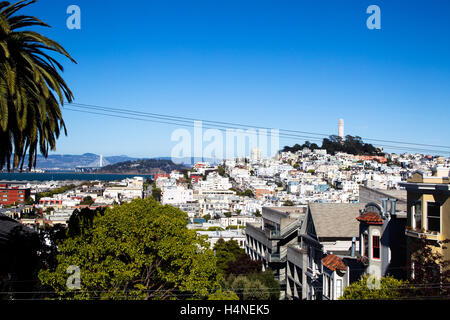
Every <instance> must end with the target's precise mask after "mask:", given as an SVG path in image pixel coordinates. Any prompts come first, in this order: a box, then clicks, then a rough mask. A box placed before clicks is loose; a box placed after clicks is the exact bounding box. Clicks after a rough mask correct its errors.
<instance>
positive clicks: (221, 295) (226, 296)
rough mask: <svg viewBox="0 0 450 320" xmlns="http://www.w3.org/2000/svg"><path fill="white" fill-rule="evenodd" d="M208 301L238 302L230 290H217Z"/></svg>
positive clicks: (235, 295) (237, 298)
mask: <svg viewBox="0 0 450 320" xmlns="http://www.w3.org/2000/svg"><path fill="white" fill-rule="evenodd" d="M208 300H239V297H238V296H237V294H236V293H234V292H233V291H231V290H225V291H223V290H217V291H216V292H214V293H213V294H210V295H209V296H208Z"/></svg>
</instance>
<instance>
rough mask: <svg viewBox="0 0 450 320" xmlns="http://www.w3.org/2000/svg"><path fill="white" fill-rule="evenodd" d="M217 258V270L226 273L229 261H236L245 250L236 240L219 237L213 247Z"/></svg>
mask: <svg viewBox="0 0 450 320" xmlns="http://www.w3.org/2000/svg"><path fill="white" fill-rule="evenodd" d="M213 250H214V252H215V256H216V260H217V270H218V271H219V272H221V273H222V274H226V272H227V268H228V263H229V262H230V261H235V260H236V259H237V258H238V257H240V256H241V255H243V254H245V250H244V249H242V248H241V247H239V243H238V242H237V241H236V240H229V241H225V240H224V239H223V238H219V240H217V242H216V243H215V245H214V248H213Z"/></svg>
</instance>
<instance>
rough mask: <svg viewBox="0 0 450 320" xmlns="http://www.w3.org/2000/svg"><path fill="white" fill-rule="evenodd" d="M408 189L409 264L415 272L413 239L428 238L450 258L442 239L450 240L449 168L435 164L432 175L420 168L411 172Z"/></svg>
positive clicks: (406, 186)
mask: <svg viewBox="0 0 450 320" xmlns="http://www.w3.org/2000/svg"><path fill="white" fill-rule="evenodd" d="M401 185H402V186H404V187H405V189H406V191H407V222H406V224H407V226H406V231H405V234H406V236H407V253H406V255H407V263H408V266H410V267H411V270H412V272H414V271H413V270H414V265H413V264H412V263H411V256H412V255H413V254H414V249H413V248H414V242H416V241H417V240H418V239H419V238H423V239H426V240H427V241H428V244H429V245H430V246H432V248H433V250H435V251H437V252H439V253H440V254H442V255H443V257H444V259H445V260H449V259H450V249H446V248H445V247H444V243H443V241H444V240H446V239H450V178H449V168H448V167H447V168H445V167H443V166H439V165H438V166H436V167H435V168H434V169H433V170H432V175H427V174H425V173H423V172H421V171H417V172H415V173H414V174H412V176H411V178H409V179H408V181H407V182H406V183H402V184H401Z"/></svg>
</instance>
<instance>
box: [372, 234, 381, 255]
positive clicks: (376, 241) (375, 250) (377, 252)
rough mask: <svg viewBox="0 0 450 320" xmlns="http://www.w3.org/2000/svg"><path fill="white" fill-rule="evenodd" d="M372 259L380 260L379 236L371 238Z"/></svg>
mask: <svg viewBox="0 0 450 320" xmlns="http://www.w3.org/2000/svg"><path fill="white" fill-rule="evenodd" d="M372 258H373V259H380V236H373V237H372Z"/></svg>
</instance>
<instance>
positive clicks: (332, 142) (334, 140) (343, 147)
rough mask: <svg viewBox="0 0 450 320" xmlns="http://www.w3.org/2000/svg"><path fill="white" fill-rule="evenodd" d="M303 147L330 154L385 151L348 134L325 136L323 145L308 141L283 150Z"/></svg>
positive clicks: (291, 150) (287, 150)
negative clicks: (321, 150) (343, 135)
mask: <svg viewBox="0 0 450 320" xmlns="http://www.w3.org/2000/svg"><path fill="white" fill-rule="evenodd" d="M303 148H308V149H311V150H315V149H325V150H327V153H328V154H332V155H334V154H335V153H336V152H345V153H348V154H353V155H371V156H381V155H384V153H383V152H382V151H381V150H380V149H378V148H377V147H374V146H373V145H371V144H369V143H364V142H363V141H362V139H361V137H358V136H356V137H353V136H350V135H348V136H346V137H345V139H341V138H339V137H338V136H335V135H332V136H330V137H329V138H325V139H323V141H322V146H321V147H319V146H318V145H317V144H315V143H310V142H309V141H306V142H305V143H304V144H303V145H299V144H295V145H294V146H292V147H289V146H285V147H284V148H283V150H281V151H282V152H297V151H299V150H302V149H303Z"/></svg>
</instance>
